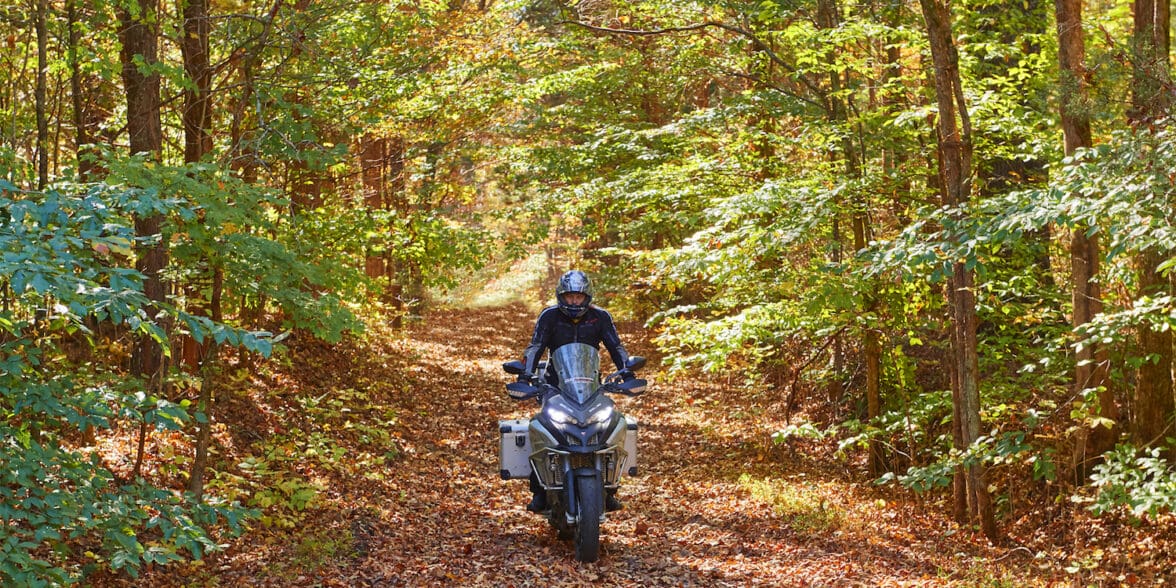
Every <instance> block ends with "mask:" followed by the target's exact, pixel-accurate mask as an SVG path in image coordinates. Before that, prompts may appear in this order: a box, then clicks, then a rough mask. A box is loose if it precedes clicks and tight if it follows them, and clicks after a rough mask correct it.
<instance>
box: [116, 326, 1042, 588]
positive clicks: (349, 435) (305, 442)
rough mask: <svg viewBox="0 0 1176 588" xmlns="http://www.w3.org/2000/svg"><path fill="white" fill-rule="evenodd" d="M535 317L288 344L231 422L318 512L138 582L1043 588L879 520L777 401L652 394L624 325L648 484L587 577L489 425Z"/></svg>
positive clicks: (627, 485) (514, 405)
mask: <svg viewBox="0 0 1176 588" xmlns="http://www.w3.org/2000/svg"><path fill="white" fill-rule="evenodd" d="M533 314H534V313H531V312H529V311H527V310H525V309H524V308H523V307H522V306H512V307H506V308H499V309H490V310H450V311H438V312H434V313H431V314H429V315H428V316H427V317H426V318H425V320H424V321H422V322H420V323H417V324H414V325H412V326H411V327H409V328H408V329H407V330H406V331H405V332H404V333H403V334H402V335H401V336H398V337H397V336H381V334H380V333H377V332H372V333H369V334H368V335H366V336H365V337H364V338H363V339H361V340H355V341H349V342H345V343H343V344H340V345H334V346H329V345H326V344H323V343H320V342H309V341H301V342H300V341H297V340H296V341H292V342H291V344H290V345H291V351H292V361H290V362H289V363H288V364H287V365H286V366H285V367H284V368H280V369H278V370H276V371H275V372H274V373H272V374H270V375H268V376H267V377H266V378H264V381H258V382H255V383H254V386H260V387H261V388H262V389H263V390H262V392H254V393H253V394H252V396H251V397H245V398H242V397H232V398H230V399H229V400H228V401H227V402H224V403H223V405H222V406H221V407H220V409H219V410H220V411H223V412H224V415H223V416H222V417H221V418H222V419H223V420H231V419H234V418H235V419H237V420H238V423H236V424H232V425H230V427H229V428H230V429H233V428H238V427H243V426H245V425H246V423H245V422H241V418H242V415H243V414H252V415H253V419H254V421H255V422H254V423H253V425H251V426H252V427H253V429H254V430H256V431H257V434H256V435H254V437H253V439H252V441H251V443H252V447H254V451H256V447H257V444H258V443H265V444H266V445H265V446H266V447H268V448H269V449H268V450H267V455H269V456H271V461H276V460H277V459H278V458H277V457H275V456H276V455H278V454H281V453H282V452H285V453H284V455H286V461H285V462H284V463H287V464H289V465H290V466H291V467H292V468H294V469H296V470H297V471H298V472H299V474H300V475H301V476H303V477H304V478H305V479H308V480H313V481H314V483H315V484H317V485H318V486H319V488H320V489H321V491H320V493H319V496H318V497H317V498H316V499H315V502H314V503H313V504H312V506H311V507H310V508H308V509H307V510H305V511H300V512H299V513H298V514H293V513H292V514H291V518H290V521H288V522H286V523H285V526H283V525H281V524H277V525H270V526H261V525H255V528H254V529H253V530H252V531H250V533H249V534H247V535H246V536H245V537H243V538H242V539H239V540H237V541H236V542H235V543H233V544H232V546H231V548H230V549H229V551H228V552H226V553H223V554H219V555H217V556H215V557H214V558H213V559H211V560H209V561H208V562H205V563H198V564H192V565H188V566H186V567H179V568H178V571H179V573H177V569H176V568H163V569H157V570H154V571H149V572H148V574H147V575H146V576H145V577H143V578H141V579H140V580H139V581H136V582H135V584H136V585H150V586H156V585H164V584H168V585H172V584H176V583H179V584H182V585H219V586H226V585H233V586H495V587H502V586H516V587H522V586H708V587H709V586H808V585H815V586H880V585H904V586H941V585H949V584H959V585H976V584H992V583H993V580H997V579H999V580H1003V581H1006V582H1007V581H1009V580H1010V579H1011V580H1012V584H1014V585H1029V584H1035V583H1040V582H1039V581H1037V580H1034V579H1033V578H1032V577H1031V576H1025V575H1023V574H1030V575H1031V574H1032V573H1033V572H1032V570H1031V569H1026V568H1028V566H1026V565H1025V564H1026V562H1025V560H1024V559H1021V558H1020V557H1019V554H1016V553H1015V552H1013V553H1010V552H1008V551H1005V550H995V549H989V548H987V547H984V546H983V545H981V543H980V542H979V541H977V540H976V539H975V537H974V536H972V535H971V534H969V533H955V532H954V531H953V526H952V525H951V524H950V523H948V522H947V521H946V520H945V519H940V518H931V517H926V516H924V515H917V514H915V512H916V510H917V509H916V508H915V507H914V505H911V504H896V503H894V502H891V503H886V502H885V500H884V499H883V498H882V495H881V494H877V493H875V492H874V491H873V490H872V489H871V488H870V487H869V484H868V483H860V482H858V483H855V482H854V481H853V480H851V479H850V477H849V475H848V473H847V472H846V471H845V470H844V469H842V470H830V469H829V467H828V466H827V465H822V463H821V462H819V461H816V460H811V459H808V458H806V457H805V455H804V453H803V452H795V453H793V452H786V451H785V450H784V449H782V448H778V447H772V445H771V442H770V433H771V432H772V431H773V430H776V429H777V428H779V426H780V425H781V424H782V423H780V422H778V420H775V418H776V416H778V415H779V414H782V409H781V406H782V404H781V403H780V402H779V401H775V402H774V403H773V401H772V399H769V398H764V397H759V398H756V397H753V395H750V394H748V393H746V392H742V391H739V390H737V389H733V388H732V389H728V388H725V387H724V386H721V385H719V384H717V383H713V382H709V383H708V382H705V381H699V380H677V381H674V382H673V383H665V382H663V381H660V378H659V376H658V371H659V362H658V361H657V359H656V357H655V355H656V354H655V352H654V351H653V350H652V348H651V346H650V345H649V344H648V342H647V341H646V336H645V333H644V332H643V331H642V330H641V329H640V328H639V327H638V326H635V325H622V326H621V331H622V333H621V335H622V339H623V340H624V341H625V342H626V346H627V347H628V348H629V350H630V352H631V353H633V354H640V355H646V356H647V357H650V358H651V361H650V365H649V366H647V368H646V369H645V370H644V371H643V375H644V376H646V377H648V378H650V379H651V381H652V384H651V386H650V389H649V391H648V392H647V393H646V394H645V395H643V396H641V397H638V398H635V399H626V398H620V399H618V405H619V407H620V408H621V410H622V411H625V412H627V413H629V414H632V415H635V416H636V417H637V418H638V419H639V420H640V422H641V429H640V431H641V433H640V443H639V455H640V466H641V470H642V473H641V475H640V476H638V477H636V478H626V479H625V480H624V484H623V485H622V488H621V491H620V497H621V498H622V500H623V501H624V502H625V509H624V510H622V511H620V512H616V513H610V515H609V520H608V521H607V522H606V523H605V524H604V525H603V526H602V531H601V543H602V545H601V557H600V560H599V561H598V562H596V563H592V564H583V563H578V562H576V561H575V559H574V555H573V548H572V545H571V543H570V542H567V541H560V540H558V539H557V538H556V536H555V533H554V531H552V530H551V529H550V528H549V527H548V525H547V523H546V521H545V520H544V519H542V518H540V517H538V516H536V515H533V514H530V513H528V512H526V511H525V510H524V504H525V503H526V502H527V500H528V499H529V497H530V494H529V492H528V491H527V483H526V481H525V480H510V481H503V480H501V479H500V478H499V476H498V432H497V421H498V420H500V419H508V418H526V417H529V416H530V415H531V414H532V412H533V410H534V408H535V405H534V403H532V402H529V401H528V402H521V403H520V402H515V401H512V400H511V399H510V398H509V397H507V395H506V394H505V392H504V389H503V384H504V383H505V382H507V381H509V377H508V376H507V375H506V374H504V373H503V372H502V370H501V364H502V362H503V361H506V360H509V359H511V358H515V357H517V356H518V355H519V354H520V352H521V350H522V348H523V347H524V346H525V344H526V342H527V341H528V340H529V337H530V334H531V333H530V329H531V328H532V324H533V320H534V316H533ZM385 335H389V334H388V333H385ZM308 403H309V404H308ZM283 406H285V407H287V408H288V409H290V410H287V409H284V408H283ZM294 406H297V407H298V410H293V409H292V408H293V407H294ZM308 407H309V408H308ZM295 415H297V418H301V419H305V418H306V415H310V417H311V419H310V420H309V421H306V420H302V421H298V420H296V419H295ZM316 415H317V416H316ZM223 420H222V422H223ZM381 431H383V433H381ZM387 433H390V436H382V435H385V434H387ZM266 435H268V439H267V440H265V441H258V438H261V437H265V436H266ZM223 443H224V444H226V445H231V444H232V440H231V439H225V440H224V441H223ZM238 443H239V444H240V440H239V441H238ZM275 447H276V448H278V452H277V453H275V449H274V448H275ZM282 448H285V449H282ZM226 450H227V449H226ZM332 452H334V453H332ZM331 455H333V456H334V457H333V458H331V457H330V456H331ZM279 523H280V521H279ZM965 535H967V536H965ZM1009 555H1012V557H1007V556H1009ZM1002 556H1005V557H1002ZM1006 558H1007V559H1006ZM997 562H999V563H997ZM1010 564H1012V565H1014V566H1017V567H1005V566H1009V565H1010ZM1030 565H1031V564H1030ZM1018 568H1020V569H1018ZM1010 575H1011V577H1010ZM999 580H998V581H999Z"/></svg>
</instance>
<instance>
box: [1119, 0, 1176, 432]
mask: <svg viewBox="0 0 1176 588" xmlns="http://www.w3.org/2000/svg"><path fill="white" fill-rule="evenodd" d="M1133 6H1134V17H1135V18H1134V21H1135V30H1134V35H1133V45H1134V47H1133V48H1134V55H1133V56H1132V57H1133V60H1132V62H1133V64H1134V65H1135V68H1134V70H1133V72H1132V76H1133V77H1132V96H1131V105H1132V106H1131V110H1130V112H1129V116H1130V117H1131V122H1132V123H1134V124H1136V125H1137V126H1140V127H1143V126H1144V123H1147V122H1149V121H1151V120H1153V119H1157V118H1162V117H1164V116H1165V115H1166V114H1167V110H1168V106H1169V105H1170V104H1171V100H1170V97H1169V93H1168V91H1167V90H1166V87H1167V85H1168V81H1169V77H1170V76H1169V65H1168V60H1169V55H1168V51H1169V40H1168V30H1169V17H1170V15H1169V2H1168V0H1136V1H1135V2H1134V4H1133ZM1140 131H1141V132H1143V129H1142V128H1141V129H1140ZM1166 257H1167V256H1166V255H1164V254H1162V253H1161V252H1160V251H1157V250H1154V249H1152V250H1148V251H1145V252H1143V253H1141V254H1139V255H1138V256H1137V258H1136V267H1137V270H1138V271H1139V296H1140V297H1143V296H1151V297H1156V296H1163V295H1166V294H1169V293H1171V290H1172V288H1171V284H1170V283H1169V282H1168V280H1167V278H1166V277H1165V276H1163V275H1161V274H1160V272H1159V266H1160V264H1161V263H1163V261H1164V260H1165V258H1166ZM1139 348H1140V349H1139V351H1140V353H1141V354H1142V355H1144V356H1145V357H1148V358H1149V360H1148V361H1146V362H1144V363H1143V365H1141V366H1140V367H1139V374H1138V377H1137V379H1136V387H1135V413H1134V416H1135V423H1134V427H1133V429H1134V433H1135V440H1136V442H1137V443H1139V444H1140V445H1141V446H1145V447H1150V446H1155V445H1157V444H1161V443H1163V442H1164V438H1165V436H1171V435H1173V434H1174V433H1173V430H1172V429H1171V427H1172V423H1173V419H1176V408H1174V407H1173V405H1174V403H1176V400H1174V399H1173V397H1172V332H1171V330H1168V329H1152V328H1149V327H1147V326H1146V325H1145V326H1143V327H1142V328H1141V332H1140V335H1139Z"/></svg>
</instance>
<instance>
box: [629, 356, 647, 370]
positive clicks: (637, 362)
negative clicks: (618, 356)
mask: <svg viewBox="0 0 1176 588" xmlns="http://www.w3.org/2000/svg"><path fill="white" fill-rule="evenodd" d="M625 367H626V368H627V369H629V370H632V371H637V370H639V369H641V368H643V367H645V358H644V357H641V356H640V355H634V356H633V357H630V358H629V361H627V362H625Z"/></svg>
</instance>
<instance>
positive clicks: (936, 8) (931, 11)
mask: <svg viewBox="0 0 1176 588" xmlns="http://www.w3.org/2000/svg"><path fill="white" fill-rule="evenodd" d="M920 5H921V6H922V8H923V18H924V19H925V21H926V25H927V37H928V40H929V41H930V45H931V58H932V61H933V63H934V68H935V76H934V78H935V96H936V101H937V103H938V105H939V111H938V114H937V116H936V132H937V138H938V153H939V182H940V194H941V196H942V199H943V204H944V205H945V206H950V207H955V208H956V209H957V210H961V208H960V207H962V206H964V205H966V204H967V202H968V200H969V198H970V191H971V173H972V138H971V122H970V120H969V118H968V110H967V105H966V104H965V103H964V93H963V88H962V85H961V82H960V71H959V59H958V56H957V54H956V49H955V44H954V41H953V37H952V26H951V12H950V11H949V9H948V6H947V5H946V4H945V3H943V2H940V1H939V0H920ZM957 116H958V120H957ZM947 291H948V294H947V296H948V301H949V308H950V309H951V321H952V337H951V341H952V355H953V357H952V361H951V371H952V374H951V376H952V405H953V407H954V410H953V417H952V419H953V422H952V427H953V428H954V429H955V440H956V449H957V450H959V451H961V452H965V451H967V450H968V449H970V448H971V447H972V446H973V445H974V444H975V443H976V442H977V440H978V439H979V437H980V389H979V378H980V374H979V360H978V350H977V346H976V345H977V339H976V300H975V291H976V282H975V276H974V274H973V271H972V270H971V268H969V267H968V266H967V265H966V264H965V263H964V262H963V261H958V260H957V261H954V262H952V269H951V277H950V278H949V279H948V282H947ZM954 488H955V498H956V504H955V514H956V519H957V520H959V521H961V522H966V521H967V520H968V519H970V518H972V517H976V518H978V519H979V521H980V526H981V528H982V529H983V530H984V534H985V535H986V536H987V537H988V538H989V540H990V541H994V542H995V541H999V540H1000V532H999V531H998V530H997V527H996V517H995V513H994V511H993V507H992V499H991V497H990V496H989V495H988V483H987V481H986V475H985V467H984V465H983V464H981V463H979V462H972V463H971V464H970V465H964V466H961V469H960V471H959V472H957V474H956V481H955V486H954Z"/></svg>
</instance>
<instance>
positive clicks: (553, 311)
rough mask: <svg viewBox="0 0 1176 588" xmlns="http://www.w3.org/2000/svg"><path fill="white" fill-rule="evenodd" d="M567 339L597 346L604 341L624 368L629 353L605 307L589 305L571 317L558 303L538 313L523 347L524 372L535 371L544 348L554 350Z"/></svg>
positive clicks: (609, 351) (616, 360) (530, 372)
mask: <svg viewBox="0 0 1176 588" xmlns="http://www.w3.org/2000/svg"><path fill="white" fill-rule="evenodd" d="M568 343H587V344H588V345H591V346H593V347H596V348H598V349H599V347H600V344H601V343H604V347H605V349H607V350H608V354H609V356H610V357H612V360H613V363H614V364H616V366H617V369H618V370H623V369H625V363H627V362H628V361H629V354H628V352H626V351H625V346H624V345H621V337H620V336H619V335H617V327H616V325H615V324H613V319H612V315H610V314H609V313H608V311H606V310H605V309H603V308H600V307H599V306H589V307H588V310H587V311H586V312H585V313H584V316H582V317H580V318H579V319H575V320H573V319H570V318H568V316H567V315H565V314H564V313H562V312H560V310H559V307H557V306H549V307H547V308H545V309H543V312H541V313H539V319H538V320H536V321H535V334H534V335H531V344H530V345H528V346H527V349H526V350H525V351H523V366H524V368H525V369H526V373H528V374H535V368H536V367H538V365H539V359H540V358H542V357H543V352H544V351H547V350H549V349H550V350H552V351H554V350H556V349H558V348H560V347H562V346H564V345H567V344H568ZM535 375H538V374H535Z"/></svg>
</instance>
